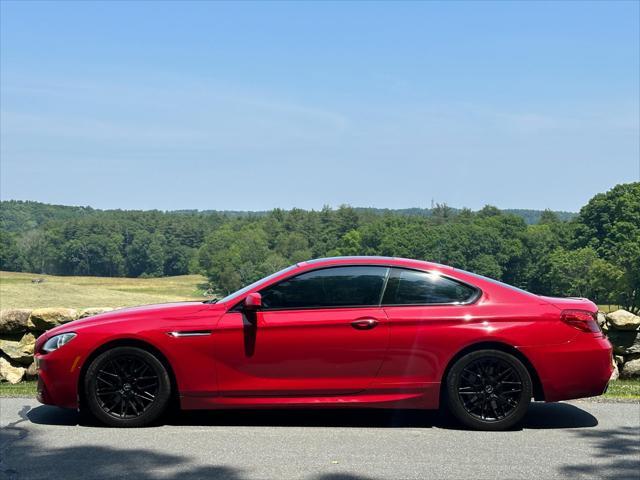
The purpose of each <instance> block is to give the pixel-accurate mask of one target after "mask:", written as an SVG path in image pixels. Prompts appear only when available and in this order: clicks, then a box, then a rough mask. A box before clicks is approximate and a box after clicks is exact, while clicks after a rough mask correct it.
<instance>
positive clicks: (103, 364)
mask: <svg viewBox="0 0 640 480" xmlns="http://www.w3.org/2000/svg"><path fill="white" fill-rule="evenodd" d="M84 392H85V399H86V405H87V406H88V408H89V410H90V411H91V413H92V414H93V415H94V416H95V417H96V418H97V419H98V420H99V421H101V422H102V423H104V424H106V425H110V426H113V427H141V426H145V425H149V424H150V423H152V422H154V421H155V420H157V419H158V417H160V415H162V413H163V412H164V411H165V410H166V408H167V405H168V404H169V399H170V397H171V381H170V379H169V375H168V373H167V369H166V368H165V367H164V365H163V364H162V362H160V360H158V358H156V357H155V356H154V355H153V354H151V353H149V352H148V351H146V350H143V349H141V348H135V347H115V348H112V349H110V350H107V351H105V352H103V353H101V354H100V355H98V356H97V357H96V358H95V359H94V360H93V361H92V362H91V364H90V365H89V368H88V369H87V372H86V375H85V378H84Z"/></svg>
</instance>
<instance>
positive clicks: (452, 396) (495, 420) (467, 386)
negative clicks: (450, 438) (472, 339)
mask: <svg viewBox="0 0 640 480" xmlns="http://www.w3.org/2000/svg"><path fill="white" fill-rule="evenodd" d="M446 382H447V385H446V387H447V390H446V392H447V403H448V407H449V409H450V410H451V412H452V413H453V415H454V416H455V417H456V418H457V419H458V420H459V421H460V422H462V423H463V424H464V425H466V426H468V427H471V428H474V429H477V430H504V429H507V428H511V427H513V426H514V425H516V424H517V423H519V422H520V421H521V420H522V418H523V417H524V415H525V414H526V412H527V408H528V407H529V403H530V402H531V396H532V391H533V387H532V383H531V376H530V375H529V372H528V371H527V368H526V367H525V366H524V365H523V364H522V362H521V361H520V360H518V359H517V358H516V357H514V356H513V355H510V354H508V353H505V352H502V351H500V350H478V351H475V352H471V353H469V354H467V355H465V356H463V357H462V358H460V359H459V360H458V361H457V362H456V363H455V364H454V365H453V366H452V367H451V369H450V370H449V373H448V375H447V379H446Z"/></svg>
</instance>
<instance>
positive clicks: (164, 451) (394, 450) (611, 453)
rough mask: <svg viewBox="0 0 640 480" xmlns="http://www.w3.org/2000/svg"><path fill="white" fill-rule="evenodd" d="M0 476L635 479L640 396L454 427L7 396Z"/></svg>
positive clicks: (399, 417)
mask: <svg viewBox="0 0 640 480" xmlns="http://www.w3.org/2000/svg"><path fill="white" fill-rule="evenodd" d="M0 409H1V413H0V425H1V426H2V429H1V439H0V478H3V479H4V478H7V479H45V478H46V479H49V478H58V479H65V480H67V479H69V480H74V479H79V480H90V479H112V478H118V479H120V478H135V479H139V480H165V479H176V480H177V479H180V480H195V479H206V480H218V479H229V480H239V479H267V478H269V479H271V478H273V479H278V480H279V479H287V478H295V479H300V478H303V479H310V480H371V479H387V478H388V479H400V478H412V479H414V478H415V479H417V478H420V479H427V478H429V479H461V478H469V479H485V478H486V479H495V478H509V479H514V478H523V479H524V478H526V479H530V478H545V479H547V478H569V477H571V478H575V479H580V478H599V479H623V478H624V479H633V480H639V479H640V404H639V403H634V404H630V403H626V404H611V403H592V402H574V403H559V404H533V405H532V407H531V409H530V412H529V414H528V416H527V418H526V421H525V423H524V425H523V428H522V429H520V430H515V431H510V432H498V433H488V432H472V431H465V430H460V429H458V428H457V427H456V426H455V425H454V424H453V423H452V422H450V421H449V420H446V419H444V418H443V417H442V415H440V414H438V413H437V412H418V411H406V412H394V411H366V410H357V411H356V410H353V411H351V410H340V411H335V410H322V411H318V410H316V411H309V410H305V411H295V410H289V411H282V410H281V411H273V410H270V411H252V412H247V411H233V412H231V411H227V412H190V413H181V414H176V415H174V416H173V417H172V418H170V419H169V420H168V423H166V424H165V425H162V426H157V427H150V428H144V429H133V430H122V429H108V428H102V427H97V426H95V425H90V424H87V423H86V422H83V421H82V420H81V418H80V417H79V415H78V414H76V413H75V412H74V411H69V410H62V409H58V408H55V407H48V406H42V405H39V404H38V403H37V402H36V401H34V400H31V399H21V398H15V399H8V398H3V399H0Z"/></svg>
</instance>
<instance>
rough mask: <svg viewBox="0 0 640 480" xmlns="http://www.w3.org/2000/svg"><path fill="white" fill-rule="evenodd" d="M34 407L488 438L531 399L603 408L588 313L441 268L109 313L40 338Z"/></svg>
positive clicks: (311, 266) (278, 279)
mask: <svg viewBox="0 0 640 480" xmlns="http://www.w3.org/2000/svg"><path fill="white" fill-rule="evenodd" d="M36 359H37V362H38V365H39V381H38V383H39V386H38V399H39V400H40V401H41V402H42V403H45V404H52V405H59V406H62V407H69V408H80V409H83V410H87V411H89V412H91V413H92V414H93V415H94V416H95V417H96V418H97V419H98V420H100V421H101V422H103V423H105V424H107V425H111V426H119V427H134V426H142V425H146V424H149V423H150V422H153V421H155V420H157V419H158V417H159V416H160V415H161V414H162V413H163V412H164V411H165V410H166V409H167V407H168V405H169V404H170V402H171V400H172V399H173V400H175V401H177V402H178V403H179V405H180V407H181V408H183V409H220V408H274V407H376V408H418V409H437V408H439V407H440V406H441V405H444V406H446V407H448V408H449V409H450V411H451V412H452V413H453V414H454V416H455V417H457V419H459V420H460V421H461V422H462V423H463V424H465V425H466V426H468V427H471V428H476V429H484V430H500V429H505V428H509V427H511V426H513V425H514V424H516V423H517V422H519V421H520V420H521V419H522V417H523V416H524V414H525V413H526V410H527V407H528V405H529V402H530V401H531V399H532V398H535V399H536V400H544V401H547V402H554V401H558V400H565V399H571V398H579V397H586V396H594V395H600V394H602V393H603V392H604V391H605V389H606V388H607V383H608V381H609V377H610V374H611V371H612V363H611V345H610V344H609V341H608V340H607V339H606V338H605V337H604V336H603V334H602V332H601V331H600V329H599V327H598V323H597V321H596V306H595V305H594V304H593V303H592V302H590V301H589V300H586V299H581V298H551V297H541V296H538V295H534V294H531V293H528V292H525V291H523V290H519V289H517V288H514V287H511V286H509V285H506V284H503V283H500V282H497V281H495V280H491V279H489V278H485V277H481V276H478V275H475V274H472V273H469V272H465V271H462V270H458V269H455V268H452V267H447V266H444V265H438V264H434V263H428V262H423V261H417V260H407V259H401V258H385V257H340V258H327V259H320V260H312V261H308V262H302V263H298V264H297V265H294V266H292V267H289V268H286V269H284V270H282V271H280V272H277V273H275V274H273V275H270V276H269V277H266V278H264V279H262V280H260V281H258V282H256V283H254V284H251V285H249V286H247V287H245V288H243V289H241V290H239V291H237V292H235V293H233V294H231V295H229V296H227V297H225V298H223V299H222V300H220V301H218V302H216V303H214V302H212V301H206V302H185V303H173V304H166V305H149V306H144V307H135V308H127V309H123V310H117V311H114V312H110V313H105V314H102V315H97V316H95V317H91V318H87V319H82V320H76V321H73V322H70V323H67V324H64V325H61V326H59V327H56V328H54V329H52V330H50V331H48V332H46V333H45V334H43V335H42V336H41V337H40V338H38V341H37V344H36Z"/></svg>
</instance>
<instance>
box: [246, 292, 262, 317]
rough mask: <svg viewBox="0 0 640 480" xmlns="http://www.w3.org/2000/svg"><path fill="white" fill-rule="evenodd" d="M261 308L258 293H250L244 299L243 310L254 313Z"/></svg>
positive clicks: (260, 296) (260, 299) (260, 298)
mask: <svg viewBox="0 0 640 480" xmlns="http://www.w3.org/2000/svg"><path fill="white" fill-rule="evenodd" d="M260 307H262V295H260V294H259V293H258V292H254V293H250V294H249V295H247V296H246V297H245V299H244V309H245V310H249V311H252V312H255V311H256V310H258V309H259V308H260Z"/></svg>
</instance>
